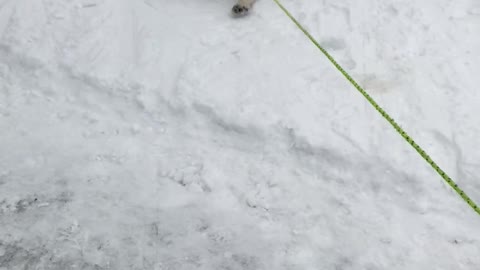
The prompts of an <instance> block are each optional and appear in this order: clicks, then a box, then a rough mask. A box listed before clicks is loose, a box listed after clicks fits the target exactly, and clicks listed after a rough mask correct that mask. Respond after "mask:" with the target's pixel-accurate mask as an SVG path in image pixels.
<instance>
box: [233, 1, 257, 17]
mask: <svg viewBox="0 0 480 270" xmlns="http://www.w3.org/2000/svg"><path fill="white" fill-rule="evenodd" d="M237 1H238V2H237V4H235V5H234V6H233V8H232V14H233V15H234V16H235V17H240V16H245V15H247V14H248V12H249V11H250V9H251V8H252V6H253V3H255V1H256V0H237Z"/></svg>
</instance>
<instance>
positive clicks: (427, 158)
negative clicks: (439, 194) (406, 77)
mask: <svg viewBox="0 0 480 270" xmlns="http://www.w3.org/2000/svg"><path fill="white" fill-rule="evenodd" d="M273 1H275V3H277V5H278V6H279V7H280V9H282V10H283V12H285V14H286V15H287V16H288V17H289V18H290V19H291V20H292V21H293V22H294V23H295V25H297V27H298V28H299V29H300V30H302V32H303V33H304V34H305V35H306V36H307V37H308V39H310V41H312V43H313V44H315V46H316V47H317V48H318V49H319V50H320V51H321V52H322V53H323V54H324V55H325V56H326V57H327V58H328V60H330V62H331V63H332V64H333V65H334V66H335V68H337V70H338V71H340V73H342V75H343V76H344V77H345V78H346V79H347V80H348V81H349V82H350V83H351V84H352V85H353V86H354V87H355V88H356V89H357V90H358V92H360V93H361V94H362V95H363V96H364V97H365V98H366V99H367V100H368V102H369V103H370V104H371V105H372V106H373V107H374V108H375V109H376V110H377V111H378V112H379V113H380V114H381V115H382V116H383V118H385V119H386V120H387V121H388V123H390V125H392V127H393V128H394V129H395V130H396V131H397V132H398V134H400V135H401V136H402V137H403V138H404V139H405V140H406V141H407V142H408V143H409V144H410V145H411V146H412V147H413V148H414V149H415V150H416V151H417V152H418V153H419V154H420V156H422V158H423V159H424V160H425V161H426V162H427V163H428V164H430V166H432V168H433V169H434V170H435V171H436V172H437V173H438V174H439V175H440V176H441V177H442V178H443V180H445V182H447V183H448V185H450V186H451V187H452V188H453V189H454V190H455V191H456V192H457V193H458V195H460V197H462V199H463V200H464V201H465V202H466V203H467V204H468V205H470V207H472V209H473V210H474V211H475V212H477V214H479V215H480V208H479V207H478V206H477V205H476V204H475V202H474V201H473V200H472V199H470V197H468V195H467V194H466V193H465V192H464V191H463V190H462V189H461V188H460V187H459V186H458V185H457V184H456V183H455V182H454V181H453V180H452V178H450V176H448V175H447V173H445V172H444V171H443V170H442V169H441V168H440V167H439V166H438V165H437V163H435V161H433V160H432V158H431V157H430V156H429V155H428V154H427V153H426V152H425V151H424V150H423V149H422V148H421V147H420V146H419V145H418V144H417V143H416V142H415V141H414V140H413V139H412V138H411V137H410V136H409V135H408V134H407V132H405V131H404V130H403V129H402V128H401V127H400V126H399V125H398V124H397V123H396V122H395V120H394V119H393V118H392V117H390V115H388V113H387V112H385V110H383V109H382V107H380V105H378V103H377V102H376V101H375V100H374V99H373V98H372V97H371V96H370V95H369V94H368V93H367V91H365V90H364V89H363V88H362V87H361V86H360V85H359V84H358V83H357V82H356V81H355V80H354V79H353V78H352V77H351V76H350V75H349V74H348V73H347V72H346V71H345V70H344V69H343V68H342V67H341V66H340V65H339V64H338V63H337V61H335V59H334V58H333V57H332V56H331V55H330V54H329V53H328V52H327V51H326V50H325V49H324V48H323V47H322V46H321V45H320V44H319V43H318V42H317V41H316V40H315V39H314V38H313V37H312V35H310V33H309V32H308V31H307V30H305V28H304V27H303V26H302V25H301V24H300V23H299V22H298V21H297V20H296V19H295V18H294V17H293V16H292V14H290V12H289V11H288V10H287V9H286V8H285V7H284V6H283V5H282V4H281V3H280V2H279V0H273Z"/></svg>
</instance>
